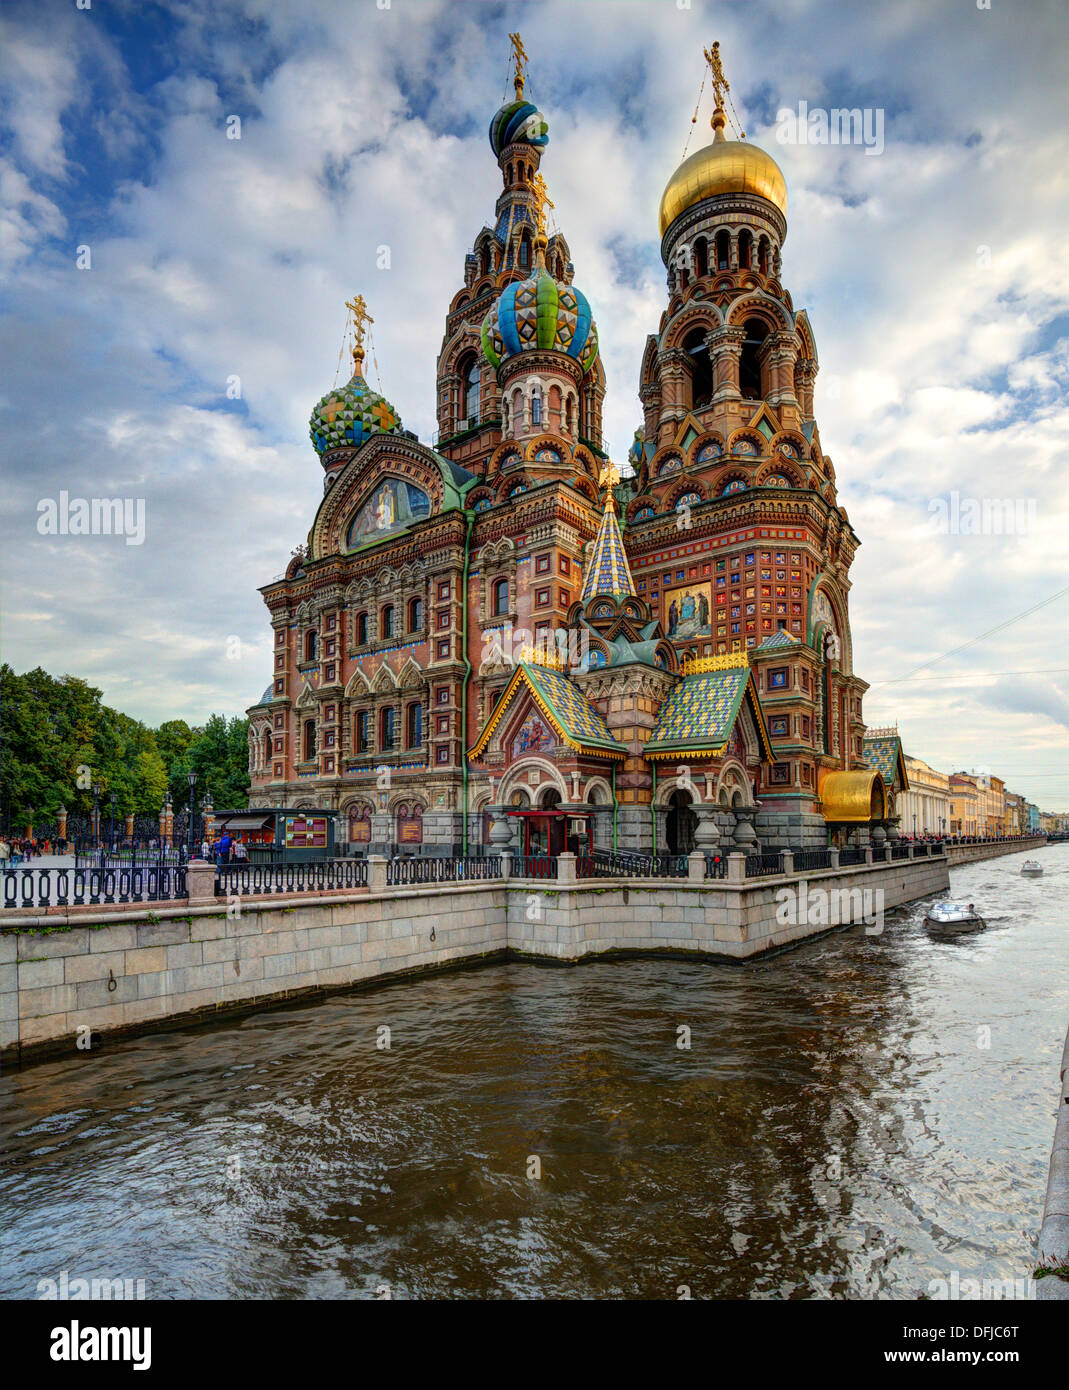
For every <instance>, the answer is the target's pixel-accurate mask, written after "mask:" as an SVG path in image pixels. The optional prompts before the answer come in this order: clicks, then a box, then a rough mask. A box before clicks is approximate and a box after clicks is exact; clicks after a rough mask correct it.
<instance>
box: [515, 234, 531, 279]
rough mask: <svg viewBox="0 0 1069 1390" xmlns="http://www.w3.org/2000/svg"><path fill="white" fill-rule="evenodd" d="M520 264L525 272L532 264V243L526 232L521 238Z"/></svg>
mask: <svg viewBox="0 0 1069 1390" xmlns="http://www.w3.org/2000/svg"><path fill="white" fill-rule="evenodd" d="M518 264H519V265H520V267H521V268H522V269H523V270H526V269H527V267H528V266H529V265H530V264H531V242H530V238H529V237H528V236H527V233H526V232H524V234H523V236H521V237H520V254H519V260H518Z"/></svg>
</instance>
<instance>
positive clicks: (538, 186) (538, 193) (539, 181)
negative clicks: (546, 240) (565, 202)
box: [531, 173, 557, 236]
mask: <svg viewBox="0 0 1069 1390" xmlns="http://www.w3.org/2000/svg"><path fill="white" fill-rule="evenodd" d="M531 187H532V188H533V189H534V200H535V221H536V223H537V224H538V233H539V236H545V234H546V208H555V207H556V206H557V205H556V203H555V202H554V201H553V199H552V198H551V197H550V196H549V194H548V193H547V192H546V181H545V179H544V178H543V177H542V175H541V174H540V173H538V174H535V176H534V178H533V179H532V180H531Z"/></svg>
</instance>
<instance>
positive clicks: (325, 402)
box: [308, 347, 401, 454]
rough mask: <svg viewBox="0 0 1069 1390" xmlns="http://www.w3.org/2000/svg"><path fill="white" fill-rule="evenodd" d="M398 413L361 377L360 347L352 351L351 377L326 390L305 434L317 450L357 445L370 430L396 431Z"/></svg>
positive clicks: (319, 452)
mask: <svg viewBox="0 0 1069 1390" xmlns="http://www.w3.org/2000/svg"><path fill="white" fill-rule="evenodd" d="M400 428H401V417H400V416H399V415H398V413H397V411H396V410H394V408H393V406H392V405H391V404H390V402H389V401H388V400H386V398H385V397H384V396H380V395H379V393H378V392H377V391H372V389H371V387H370V386H369V385H368V384H367V382H366V381H365V380H364V353H363V349H361V348H359V347H358V348H356V349H354V351H353V375H352V380H351V381H349V382H348V383H347V384H346V385H345V386H342V387H339V389H338V390H336V391H328V392H327V394H326V395H325V396H324V397H323V399H322V400H321V401H320V402H319V404H318V405H317V406H316V408H315V410H313V411H312V418H311V420H310V421H309V425H308V434H309V436H310V437H311V440H312V443H313V445H314V446H315V450H316V453H318V454H326V453H329V452H330V450H331V449H346V448H348V449H352V448H359V447H360V445H361V444H363V443H365V442H366V441H367V440H368V439H370V438H371V436H372V435H373V434H395V433H396V432H397V431H398V430H400Z"/></svg>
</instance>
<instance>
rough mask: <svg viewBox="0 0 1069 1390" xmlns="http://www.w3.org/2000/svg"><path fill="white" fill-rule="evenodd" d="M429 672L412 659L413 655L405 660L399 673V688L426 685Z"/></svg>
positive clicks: (415, 687)
mask: <svg viewBox="0 0 1069 1390" xmlns="http://www.w3.org/2000/svg"><path fill="white" fill-rule="evenodd" d="M426 685H427V673H426V672H425V671H424V670H423V669H422V668H421V667H419V666H417V665H416V663H415V662H414V661H413V660H412V658H411V657H408V659H407V660H406V661H405V662H404V664H403V665H402V667H401V669H400V671H398V673H397V688H398V689H399V690H414V689H417V688H420V687H424V688H425V687H426Z"/></svg>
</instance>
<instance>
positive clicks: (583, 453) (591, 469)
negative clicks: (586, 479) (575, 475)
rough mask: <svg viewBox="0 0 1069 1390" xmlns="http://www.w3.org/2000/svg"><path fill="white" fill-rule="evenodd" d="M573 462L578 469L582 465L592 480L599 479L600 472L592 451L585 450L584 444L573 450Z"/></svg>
mask: <svg viewBox="0 0 1069 1390" xmlns="http://www.w3.org/2000/svg"><path fill="white" fill-rule="evenodd" d="M572 462H573V463H574V464H575V465H576V467H579V466H580V465H581V466H582V467H583V468H584V469H585V470H586V472H587V473H589V475H590V476H591V477H592V478H594V479H597V478H598V477H599V473H600V470H599V468H598V466H597V464H596V463H595V462H594V458H593V455H592V454H591V453H590V450H589V449H586V448H584V447H583V445H582V444H579V445H577V446H576V448H575V449H574V450H573V452H572Z"/></svg>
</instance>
